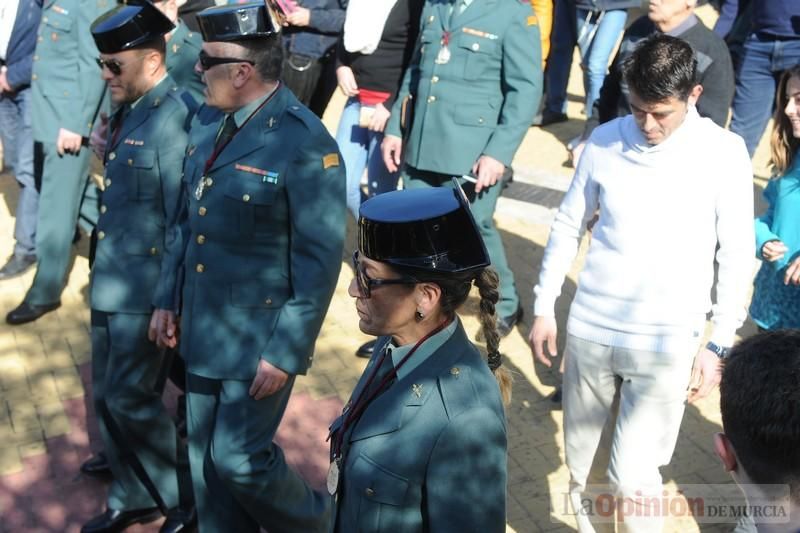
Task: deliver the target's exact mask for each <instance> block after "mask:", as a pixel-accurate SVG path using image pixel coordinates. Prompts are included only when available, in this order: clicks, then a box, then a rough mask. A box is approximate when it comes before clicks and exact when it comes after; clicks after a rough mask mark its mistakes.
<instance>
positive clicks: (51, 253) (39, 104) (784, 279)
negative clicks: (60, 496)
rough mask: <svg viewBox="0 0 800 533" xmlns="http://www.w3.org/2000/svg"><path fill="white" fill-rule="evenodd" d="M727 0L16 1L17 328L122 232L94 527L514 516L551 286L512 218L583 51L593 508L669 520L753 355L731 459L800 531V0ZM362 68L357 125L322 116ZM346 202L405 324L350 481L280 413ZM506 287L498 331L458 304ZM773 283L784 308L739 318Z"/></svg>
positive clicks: (375, 324)
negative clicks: (521, 366)
mask: <svg viewBox="0 0 800 533" xmlns="http://www.w3.org/2000/svg"><path fill="white" fill-rule="evenodd" d="M696 3H697V2H696V0H650V1H649V2H646V13H645V14H643V15H642V16H641V17H639V18H638V19H636V20H633V21H631V22H630V24H627V23H628V14H629V10H630V9H631V8H638V7H639V6H641V2H639V1H638V0H637V1H633V2H631V1H627V0H624V1H623V0H603V1H600V0H593V1H585V2H584V1H581V0H553V1H538V0H532V1H531V2H524V1H520V0H452V1H437V0H349V2H348V1H347V0H267V1H266V2H263V3H262V2H255V3H241V2H230V3H225V2H216V3H215V2H213V1H212V0H190V1H188V2H186V1H185V0H184V1H181V0H127V1H125V2H112V1H108V0H92V1H86V0H30V1H28V0H25V1H19V2H16V1H11V2H0V65H1V67H0V91H2V94H1V95H0V133H1V134H2V143H3V156H4V162H5V165H6V167H7V168H8V169H10V170H11V171H13V173H14V175H15V177H16V180H17V182H18V184H19V186H20V194H19V201H18V206H17V211H16V224H15V230H14V239H15V246H14V249H13V253H12V255H11V256H10V257H9V259H8V260H7V262H6V263H5V265H4V266H3V267H2V268H0V280H6V279H11V278H15V277H17V276H20V275H22V274H24V273H26V272H27V271H29V270H31V269H33V268H35V269H36V273H35V276H34V278H33V282H32V285H31V287H30V288H29V290H28V291H27V294H26V296H25V298H24V300H23V301H22V302H21V303H20V304H19V305H18V306H17V307H16V308H14V309H12V310H9V311H8V314H7V316H6V322H7V324H9V325H19V324H25V323H29V322H32V321H35V320H38V319H39V318H41V317H42V316H44V315H46V314H47V313H49V312H51V311H53V310H55V309H57V308H58V307H59V306H60V301H61V292H62V290H63V288H64V284H65V280H66V277H67V274H68V270H69V266H70V258H71V254H72V253H73V250H72V249H73V244H74V243H75V241H76V240H78V239H80V238H86V237H88V238H90V240H91V246H90V249H91V251H90V258H89V259H90V266H91V279H90V290H89V307H90V310H91V340H92V342H91V346H92V385H93V388H92V391H93V392H92V394H93V398H92V399H93V404H94V408H95V411H96V412H97V415H98V424H99V426H100V433H101V436H102V441H103V452H102V453H100V454H98V455H96V456H95V457H92V458H90V459H89V460H88V461H86V462H85V463H84V464H83V466H82V467H81V470H82V472H83V473H84V474H86V475H90V476H98V475H103V476H106V477H109V478H110V479H111V484H110V487H109V491H108V498H107V506H106V509H105V510H103V511H102V512H100V513H99V514H98V515H97V516H96V517H95V518H93V519H91V520H90V521H88V522H87V523H86V524H85V525H84V526H83V529H82V531H83V532H84V533H101V532H115V531H122V530H124V529H125V528H127V527H128V526H130V525H132V524H136V523H145V522H149V521H152V520H155V519H158V518H160V517H162V516H166V520H165V521H164V523H163V525H162V526H161V531H162V532H178V531H192V530H195V529H198V528H199V529H200V530H201V531H213V532H216V531H236V532H239V531H253V532H256V531H259V529H260V528H264V529H266V530H268V531H271V532H272V531H287V532H310V531H337V532H340V533H349V532H351V531H393V532H394V531H481V532H483V531H504V530H505V507H506V505H505V502H506V479H507V470H506V469H507V467H506V447H507V434H506V425H505V414H504V405H507V404H508V403H509V402H510V396H511V378H510V374H509V372H508V370H507V369H506V368H505V367H504V366H503V364H502V355H501V352H500V340H501V339H502V338H503V337H505V336H507V335H508V334H510V333H511V332H512V331H513V330H514V328H515V327H516V326H517V325H518V324H519V323H520V321H521V319H522V317H523V307H522V305H521V303H520V297H519V294H518V291H517V288H516V283H515V279H514V272H513V271H512V269H511V267H510V265H509V263H508V260H507V258H506V253H505V250H504V247H503V242H502V240H501V237H500V234H499V232H498V230H497V228H496V227H495V223H494V214H495V210H496V209H497V206H498V199H499V197H500V196H501V194H502V192H503V189H504V188H505V186H506V185H507V184H508V183H509V182H510V181H511V180H512V179H513V171H512V161H513V159H514V156H515V153H516V152H517V150H518V149H519V147H520V145H521V144H522V141H523V138H524V137H525V135H526V133H527V131H528V129H529V128H530V127H531V126H532V125H534V126H539V127H544V128H546V127H549V126H551V125H553V124H557V123H559V122H564V121H566V120H569V119H570V117H569V116H568V115H567V113H566V111H567V108H566V99H567V83H568V78H569V73H570V69H571V63H572V57H573V53H574V51H575V47H576V46H577V47H578V51H579V56H580V61H581V69H582V71H583V75H584V80H583V88H584V95H585V99H584V109H583V114H584V118H585V127H584V131H583V133H582V135H580V136H579V137H578V138H576V139H573V140H572V141H570V143H569V146H568V147H569V149H570V153H571V159H572V162H573V164H574V165H575V174H574V177H573V178H572V182H571V184H570V187H569V190H568V191H567V193H566V195H565V197H564V199H563V202H562V203H561V206H560V208H559V210H558V212H557V214H556V216H555V220H554V222H553V225H552V227H551V231H550V237H549V240H548V243H547V246H546V249H545V253H544V258H543V261H542V264H541V269H540V275H539V279H538V282H537V283H536V286H535V289H534V294H535V302H534V306H533V309H532V310H531V311H532V314H533V321H532V327H531V330H530V333H529V336H528V339H529V342H530V345H531V350H532V352H533V355H534V360H535V361H538V363H536V364H539V363H541V364H544V365H547V366H550V365H551V357H555V356H556V355H557V354H558V346H557V345H556V339H557V333H558V326H557V321H556V316H555V302H556V300H557V298H558V297H559V296H560V293H561V288H562V284H563V282H564V279H565V277H566V275H567V273H568V272H569V270H570V268H571V266H572V263H573V260H574V259H575V256H576V254H577V251H578V248H579V244H580V242H581V240H582V239H583V237H584V234H585V233H587V232H589V233H590V234H591V237H590V243H589V246H588V250H587V253H586V259H585V264H584V266H583V268H582V269H581V272H580V275H579V281H578V289H577V292H576V295H575V298H574V301H573V302H572V305H571V307H570V311H569V317H568V320H567V323H566V330H567V335H566V345H565V346H564V348H563V354H564V364H563V368H564V376H563V410H564V433H565V449H566V466H567V468H568V470H569V473H570V495H569V496H570V501H571V504H572V506H573V510H574V511H575V517H576V519H577V525H578V529H579V530H580V531H597V530H606V529H607V528H609V527H611V528H612V530H613V528H614V526H615V524H614V523H613V520H612V521H611V522H610V523H609V520H608V517H607V515H603V516H600V515H598V514H596V513H594V512H592V511H591V509H590V508H589V506H587V503H586V502H592V501H593V500H592V496H593V494H595V495H596V492H593V491H596V490H597V486H595V485H593V480H596V479H603V480H604V481H603V483H604V484H603V485H602V486H603V487H605V490H606V491H608V492H610V493H612V494H614V496H615V498H617V499H618V501H622V502H624V501H626V500H627V501H635V502H637V503H636V505H639V506H642V507H644V509H643V510H641V512H637V513H634V514H633V515H626V516H625V517H624V520H623V519H622V518H621V517H620V519H619V522H618V523H617V524H616V527H617V529H618V530H626V531H635V532H639V531H660V530H661V529H662V527H663V522H664V516H663V515H660V514H659V513H658V512H655V511H653V510H652V509H650V508H649V507H648V506H649V505H651V504H648V503H647V502H648V501H649V500H648V497H650V496H652V497H653V498H654V499H657V498H658V497H659V495H660V494H661V491H662V478H661V474H660V471H659V468H660V467H661V466H664V465H666V464H668V463H669V462H670V460H671V457H672V455H673V452H674V449H675V446H676V441H677V437H678V433H679V429H680V425H681V420H682V417H683V413H684V409H685V406H686V403H687V401H688V402H694V401H696V400H698V399H701V398H704V397H706V396H708V394H709V393H711V391H712V390H713V389H714V388H715V387H716V386H717V385H718V384H719V383H720V381H721V382H722V385H721V390H720V394H721V410H722V417H723V433H720V434H718V435H717V436H715V437H714V446H715V449H716V451H717V453H718V455H719V456H720V458H721V460H722V463H723V465H724V467H725V469H726V470H728V471H730V472H731V473H732V474H733V477H734V479H735V480H736V481H737V482H738V483H740V484H741V485H742V487H743V492H744V493H745V495H746V497H747V498H748V501H750V502H751V504H752V505H756V502H761V503H762V504H763V502H765V501H766V502H773V503H774V502H781V504H782V505H785V506H786V508H787V509H788V510H790V511H794V512H795V514H794V515H791V513H789V517H788V518H787V520H786V521H785V522H782V523H781V524H779V525H778V530H785V531H790V530H792V531H793V530H797V529H798V527H800V520H798V518H797V514H796V513H800V458H798V454H797V453H796V450H797V448H798V446H800V433H798V431H799V430H798V428H800V421H799V420H797V416H798V415H797V413H798V412H800V409H798V408H800V392H798V388H797V383H798V381H799V380H800V341H798V333H797V331H796V329H797V328H800V229H798V228H800V224H798V217H800V196H799V195H798V192H797V191H798V183H797V182H798V180H800V157H798V152H800V3H798V2H796V1H793V0H766V1H763V2H748V1H738V2H737V1H730V0H726V1H721V2H717V3H716V5H715V7H717V9H718V10H719V11H720V17H719V19H718V21H717V24H716V25H715V27H714V28H713V29H710V28H708V27H706V26H705V25H704V24H703V22H702V21H701V20H700V18H698V16H697V15H696V14H695V8H696V7H697V5H696ZM216 4H221V5H216ZM615 50H616V55H614V51H615ZM337 87H338V89H339V90H340V91H341V92H342V93H343V94H344V95H345V96H346V97H347V101H346V104H345V107H344V110H343V112H342V114H341V116H340V119H339V124H338V129H337V131H336V135H335V138H334V137H333V136H331V135H330V134H329V133H328V131H327V130H326V128H325V127H324V126H323V125H322V122H321V116H322V114H323V113H324V112H325V110H326V108H327V106H328V103H329V100H330V99H331V96H332V94H333V92H334V91H335V90H336V89H337ZM770 116H773V118H774V122H773V129H772V132H771V135H770V153H771V164H772V169H773V171H774V176H773V178H772V179H771V180H770V181H769V184H768V185H767V186H766V188H765V190H764V197H765V199H766V202H767V211H766V212H765V213H763V214H759V216H758V217H757V218H756V217H755V216H754V215H755V213H754V198H753V173H752V165H751V161H750V159H751V157H752V155H753V152H754V151H755V148H756V146H757V145H758V142H759V140H760V139H761V136H762V135H763V132H764V130H765V129H766V127H767V123H768V120H769V118H770ZM729 117H730V120H729ZM92 175H99V176H101V178H100V179H93V178H92ZM398 189H400V190H398ZM348 211H349V213H350V215H348ZM349 216H352V217H354V218H355V219H356V221H357V226H358V230H357V232H358V237H357V239H358V242H357V249H356V250H355V252H354V253H353V256H352V269H353V281H352V282H351V284H350V287H349V290H348V291H349V294H350V296H352V297H353V298H354V300H355V306H356V310H357V311H358V316H359V324H358V327H359V329H360V330H361V331H362V332H364V333H366V334H368V335H372V336H375V338H376V339H375V340H373V341H371V342H369V343H367V344H365V345H364V346H362V347H360V348H359V350H358V352H357V355H359V356H362V357H367V358H369V359H370V361H369V363H368V364H367V367H366V370H365V371H364V374H363V375H362V377H361V379H360V380H359V382H358V384H357V385H356V388H355V390H354V391H353V393H352V396H351V399H350V401H348V402H347V404H346V405H345V407H344V410H343V412H342V414H341V416H340V417H339V418H337V419H336V420H334V421H333V423H332V425H331V428H330V436H329V440H330V443H331V462H330V470H329V472H328V479H327V489H328V493H327V494H323V493H321V492H319V491H317V490H314V489H313V488H312V487H310V486H309V485H308V484H307V483H306V482H305V481H304V480H303V479H302V478H301V477H300V476H299V475H298V474H297V473H295V472H294V471H293V470H292V469H290V468H289V467H288V466H287V464H286V462H285V459H284V456H283V452H282V450H281V449H280V447H279V446H278V445H276V444H275V443H274V442H273V439H274V436H275V432H276V430H277V428H278V425H279V424H280V421H281V418H282V416H283V413H284V410H285V408H286V405H287V402H288V400H289V397H290V395H291V391H292V386H293V384H294V381H295V378H296V376H298V375H303V374H305V373H306V372H307V371H308V370H309V368H310V367H311V365H312V363H313V359H314V346H315V342H316V338H317V336H318V334H319V331H320V329H321V327H322V323H323V320H324V318H325V315H326V313H327V310H328V306H329V303H330V301H331V298H332V296H333V292H334V288H335V286H336V282H337V280H338V278H339V273H340V269H341V267H342V257H343V254H344V246H345V229H346V226H347V222H348V218H349ZM754 257H755V258H758V259H760V260H761V266H760V269H759V270H758V274H757V275H756V277H755V281H753V258H754ZM473 286H474V287H475V288H476V290H477V292H478V295H479V300H480V302H479V309H480V317H479V318H480V323H481V332H480V335H479V339H480V341H481V342H484V343H485V355H482V354H481V352H480V351H479V350H478V349H476V347H475V346H474V345H473V343H472V342H471V341H470V340H469V339H468V338H467V336H466V333H465V331H464V328H463V327H462V325H461V322H460V319H459V318H458V310H459V308H460V307H461V306H462V305H463V304H464V302H465V301H466V300H467V298H468V297H469V295H470V291H471V289H472V287H473ZM751 287H753V291H752V298H750V289H751ZM712 294H713V296H714V301H713V302H712ZM748 299H749V300H750V303H749V316H750V317H751V319H752V320H753V322H755V324H756V325H757V326H758V327H759V329H760V330H762V331H760V332H759V334H757V335H755V336H753V337H752V338H749V339H746V340H744V341H743V342H741V343H740V344H739V345H736V346H734V341H735V336H736V331H737V329H738V328H739V327H740V326H741V325H742V324H743V322H744V321H745V319H746V318H747V316H748ZM709 313H710V317H711V328H710V334H709V335H708V337H707V338H706V335H705V333H704V332H705V330H706V322H707V316H708V315H709ZM354 327H355V326H354ZM167 376H169V379H171V380H172V381H173V382H174V383H175V385H176V386H178V387H179V388H180V389H181V390H182V391H184V393H185V394H184V395H183V396H182V397H181V401H180V404H179V416H178V421H177V422H176V421H175V420H173V419H172V418H171V417H170V415H169V414H168V412H167V410H166V409H165V407H164V404H163V401H162V394H163V390H164V385H165V380H166V379H167ZM399 450H402V451H403V452H404V453H398V451H399ZM767 486H782V487H785V488H786V492H785V494H783V493H781V494H780V495H776V494H775V493H773V492H772V491H770V490H767V489H766V488H763V489H760V488H759V487H767ZM787 495H788V496H787ZM780 498H784V499H783V500H781V499H780ZM742 527H751V528H756V529H760V528H762V527H775V524H769V525H768V526H763V525H762V524H760V523H758V521H757V520H755V521H753V523H750V524H745V525H743V526H742ZM765 530H766V529H765Z"/></svg>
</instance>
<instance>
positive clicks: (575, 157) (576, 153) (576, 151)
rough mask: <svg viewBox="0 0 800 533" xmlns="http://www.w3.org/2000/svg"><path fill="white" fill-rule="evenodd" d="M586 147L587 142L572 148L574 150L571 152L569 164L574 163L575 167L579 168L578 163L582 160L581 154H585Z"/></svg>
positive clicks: (581, 142)
mask: <svg viewBox="0 0 800 533" xmlns="http://www.w3.org/2000/svg"><path fill="white" fill-rule="evenodd" d="M585 147H586V141H580V142H579V143H578V144H576V145H575V146H574V147H573V148H572V150H570V151H569V162H570V163H572V166H573V167H577V166H578V162H579V161H580V159H581V154H582V153H583V149H584V148H585Z"/></svg>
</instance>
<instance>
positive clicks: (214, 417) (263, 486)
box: [184, 354, 330, 533]
mask: <svg viewBox="0 0 800 533" xmlns="http://www.w3.org/2000/svg"><path fill="white" fill-rule="evenodd" d="M184 355H185V356H187V361H190V360H191V354H184ZM250 384H251V382H250V381H239V380H216V379H209V378H204V377H201V376H197V375H194V374H192V373H191V372H190V373H189V374H188V375H187V383H186V385H187V389H186V393H187V394H186V398H187V401H186V415H187V422H188V427H189V461H190V464H191V471H192V481H193V487H194V496H195V501H196V503H197V516H198V519H199V529H200V531H235V532H236V533H250V532H252V533H258V531H259V526H260V527H263V528H264V529H265V530H267V531H269V532H270V533H296V532H300V531H302V532H303V533H317V532H320V533H322V532H327V531H328V528H329V527H330V525H329V521H330V509H329V497H328V495H327V494H325V495H323V494H321V493H318V492H315V491H314V490H312V489H311V488H310V487H309V486H308V485H306V483H305V482H304V481H303V480H302V479H301V478H300V476H298V475H297V474H296V473H295V472H294V471H293V470H291V469H290V468H289V467H288V466H287V464H286V460H285V459H284V455H283V451H281V449H280V447H278V445H276V444H275V443H274V442H272V441H273V438H274V437H275V432H276V431H277V429H278V424H280V421H281V418H282V417H283V412H284V411H285V409H286V404H287V403H288V401H289V395H290V394H291V391H292V386H293V385H294V378H293V377H290V378H289V380H288V381H287V382H286V384H285V385H284V386H283V388H282V389H280V390H279V391H278V392H276V393H275V394H273V395H272V396H267V397H266V398H263V399H261V400H258V401H257V400H254V399H253V398H252V397H251V396H250V394H249V389H250Z"/></svg>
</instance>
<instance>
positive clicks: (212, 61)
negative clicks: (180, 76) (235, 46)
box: [198, 50, 255, 70]
mask: <svg viewBox="0 0 800 533" xmlns="http://www.w3.org/2000/svg"><path fill="white" fill-rule="evenodd" d="M198 58H199V59H200V67H201V68H202V69H203V70H208V69H210V68H211V67H216V66H217V65H225V64H227V63H249V64H251V65H255V63H254V62H252V61H250V60H249V59H239V58H238V57H213V56H210V55H208V54H207V53H206V51H205V50H200V53H199V54H198Z"/></svg>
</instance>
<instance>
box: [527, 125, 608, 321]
mask: <svg viewBox="0 0 800 533" xmlns="http://www.w3.org/2000/svg"><path fill="white" fill-rule="evenodd" d="M594 150H595V147H594V145H593V144H592V142H591V141H590V142H589V143H587V145H586V148H585V149H584V151H583V155H581V158H580V160H579V162H578V168H577V169H575V176H574V177H573V178H572V183H571V184H570V186H569V190H567V194H566V195H565V196H564V199H563V200H562V201H561V205H560V206H559V208H558V213H556V217H555V220H554V221H553V225H552V226H551V227H550V237H549V238H548V240H547V247H546V248H545V250H544V258H543V259H542V266H541V268H540V271H539V283H537V284H536V286H535V287H534V288H533V293H534V294H535V295H536V300H535V302H534V307H533V309H534V315H536V316H549V317H552V316H555V304H556V299H558V296H559V295H560V294H561V286H562V285H563V284H564V278H565V277H566V275H567V272H569V269H570V267H571V266H572V262H573V261H574V260H575V256H576V255H577V254H578V245H579V244H580V238H581V235H582V234H583V231H584V229H585V228H586V223H587V222H588V221H589V219H590V218H591V217H592V216H593V215H594V213H595V211H596V210H597V207H598V195H599V191H598V187H597V184H596V183H595V182H594V181H593V180H592V179H591V171H592V166H593V165H594V157H595V154H594Z"/></svg>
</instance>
